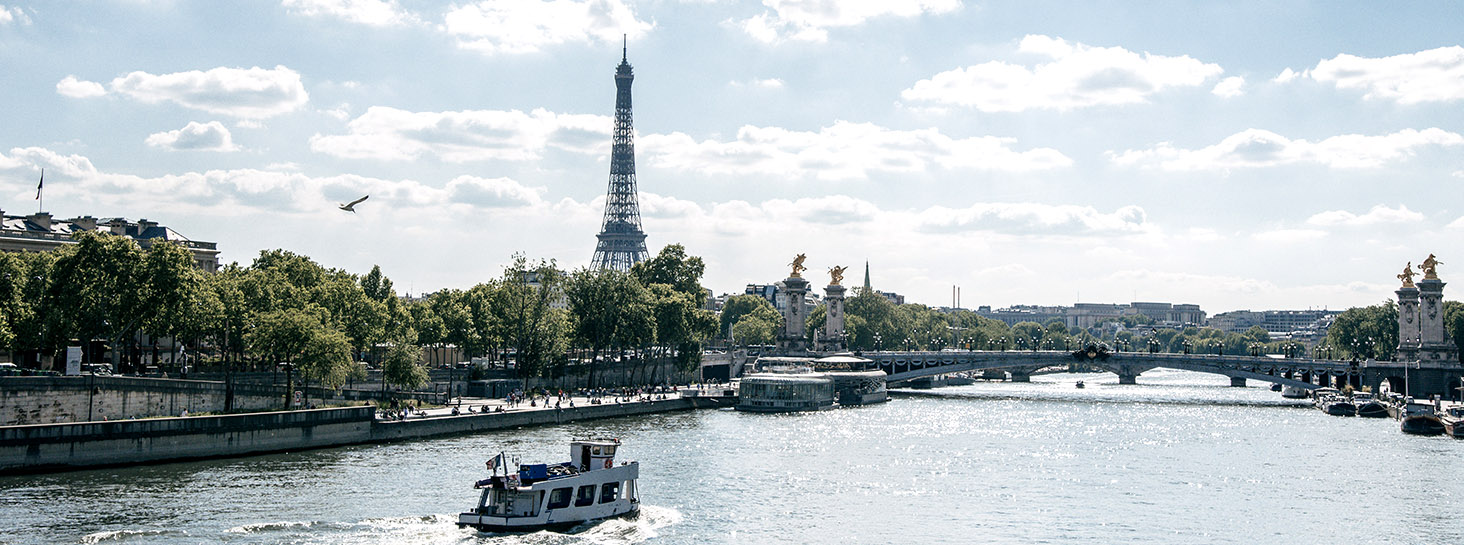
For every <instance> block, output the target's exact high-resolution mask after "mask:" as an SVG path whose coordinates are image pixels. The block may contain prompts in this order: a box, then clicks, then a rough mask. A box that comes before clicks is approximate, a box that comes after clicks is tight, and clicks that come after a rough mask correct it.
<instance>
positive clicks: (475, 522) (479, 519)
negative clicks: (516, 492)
mask: <svg viewBox="0 0 1464 545" xmlns="http://www.w3.org/2000/svg"><path fill="white" fill-rule="evenodd" d="M638 514H640V504H639V503H632V504H630V505H629V506H627V507H625V508H624V509H623V510H621V509H615V510H612V511H611V512H610V513H609V514H601V515H599V516H584V517H581V516H575V515H571V516H570V517H568V518H564V519H556V517H554V514H553V513H548V514H541V515H539V516H537V517H500V516H493V515H479V514H477V513H473V512H467V513H461V514H459V515H458V521H457V525H458V527H459V528H467V527H471V528H473V529H474V530H477V531H479V532H484V533H505V532H537V531H540V530H551V531H563V530H568V529H570V528H573V527H575V526H578V525H580V524H584V523H586V522H593V521H597V520H606V519H612V518H634V517H635V516H636V515H638Z"/></svg>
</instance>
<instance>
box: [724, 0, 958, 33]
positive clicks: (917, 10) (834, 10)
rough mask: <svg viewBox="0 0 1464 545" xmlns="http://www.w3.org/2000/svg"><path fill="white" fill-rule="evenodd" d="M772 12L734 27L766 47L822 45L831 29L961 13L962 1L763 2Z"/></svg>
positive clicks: (856, 0)
mask: <svg viewBox="0 0 1464 545" xmlns="http://www.w3.org/2000/svg"><path fill="white" fill-rule="evenodd" d="M763 5H764V6H767V7H768V8H769V9H770V10H771V11H764V12H763V13H761V14H759V15H756V16H753V17H751V18H748V19H744V20H741V21H736V22H735V23H734V24H735V25H736V26H737V27H739V28H741V29H742V30H743V31H744V32H746V33H748V35H750V36H752V37H753V38H755V39H757V40H759V41H762V42H767V43H774V42H780V41H784V40H797V41H807V42H823V41H827V40H828V30H829V29H830V28H840V27H851V26H858V25H861V24H864V22H865V21H868V20H870V19H874V18H877V17H891V16H892V17H916V16H919V15H922V14H925V13H932V14H941V13H949V12H952V11H955V10H957V9H960V7H961V2H960V0H842V1H839V2H829V1H826V0H763Z"/></svg>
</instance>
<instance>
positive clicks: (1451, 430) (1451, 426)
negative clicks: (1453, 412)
mask: <svg viewBox="0 0 1464 545" xmlns="http://www.w3.org/2000/svg"><path fill="white" fill-rule="evenodd" d="M1444 435H1447V436H1449V437H1453V438H1455V439H1464V420H1459V419H1455V418H1445V419H1444Z"/></svg>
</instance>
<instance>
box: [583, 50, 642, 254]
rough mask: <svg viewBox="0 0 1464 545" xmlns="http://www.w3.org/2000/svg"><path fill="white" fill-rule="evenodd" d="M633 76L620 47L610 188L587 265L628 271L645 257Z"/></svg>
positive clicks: (611, 151) (616, 72)
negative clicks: (637, 179) (637, 181)
mask: <svg viewBox="0 0 1464 545" xmlns="http://www.w3.org/2000/svg"><path fill="white" fill-rule="evenodd" d="M633 80H635V75H634V74H632V73H631V71H630V63H629V62H627V61H626V48H625V47H622V49H621V50H620V66H618V67H616V68H615V133H614V139H613V141H612V144H611V147H610V190H609V192H607V193H606V195H605V221H604V223H603V224H602V225H601V226H600V234H599V235H596V237H595V238H598V239H599V240H600V242H599V244H597V245H595V257H594V258H592V259H591V260H590V267H593V268H596V269H615V270H617V271H628V270H630V266H631V265H634V264H636V263H638V262H641V261H645V260H646V233H645V232H644V231H641V221H640V204H639V203H638V202H637V200H636V189H635V141H634V134H633V131H632V130H631V122H630V82H631V81H633Z"/></svg>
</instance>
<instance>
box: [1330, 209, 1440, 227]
mask: <svg viewBox="0 0 1464 545" xmlns="http://www.w3.org/2000/svg"><path fill="white" fill-rule="evenodd" d="M1420 221H1423V214H1420V213H1418V212H1414V211H1412V210H1409V209H1408V207H1407V206H1404V205H1401V204H1400V205H1398V208H1388V207H1387V206H1385V205H1381V204H1379V205H1377V206H1374V207H1372V210H1369V211H1368V212H1367V213H1366V214H1361V215H1358V214H1353V213H1352V212H1348V211H1346V210H1328V211H1325V212H1318V213H1317V214H1315V215H1313V216H1312V217H1310V218H1308V219H1307V220H1306V222H1307V223H1309V224H1311V225H1320V226H1332V225H1346V226H1356V225H1377V224H1381V223H1417V222H1420Z"/></svg>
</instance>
